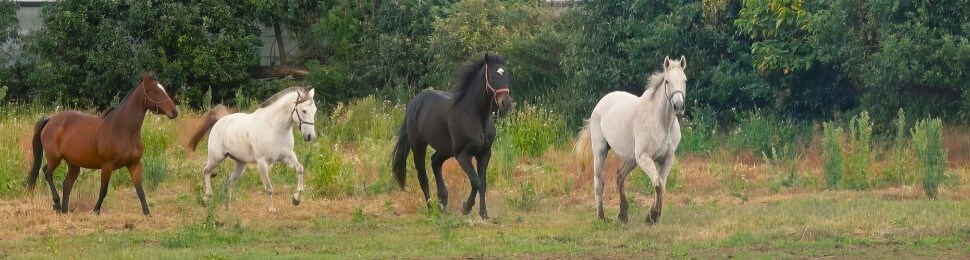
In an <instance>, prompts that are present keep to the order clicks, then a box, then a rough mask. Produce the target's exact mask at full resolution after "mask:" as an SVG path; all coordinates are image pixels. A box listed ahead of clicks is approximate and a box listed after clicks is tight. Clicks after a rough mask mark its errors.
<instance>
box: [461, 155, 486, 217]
mask: <svg viewBox="0 0 970 260" xmlns="http://www.w3.org/2000/svg"><path fill="white" fill-rule="evenodd" d="M455 160H457V161H458V165H461V169H462V170H464V171H465V174H466V175H468V182H469V183H471V186H472V191H471V194H468V199H467V200H465V204H463V205H462V207H461V214H466V215H467V214H468V212H471V211H472V206H475V195H477V194H478V188H479V185H480V182H481V178H478V173H476V172H475V167H474V166H473V165H472V155H471V154H470V153H468V152H462V153H460V154H458V156H455Z"/></svg>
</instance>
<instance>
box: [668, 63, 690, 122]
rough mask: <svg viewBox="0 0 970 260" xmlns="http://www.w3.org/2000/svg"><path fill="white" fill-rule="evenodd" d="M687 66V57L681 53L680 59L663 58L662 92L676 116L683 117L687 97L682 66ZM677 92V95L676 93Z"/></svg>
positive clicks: (685, 78)
mask: <svg viewBox="0 0 970 260" xmlns="http://www.w3.org/2000/svg"><path fill="white" fill-rule="evenodd" d="M686 67H687V59H685V58H684V56H683V55H681V56H680V60H671V59H670V56H667V57H665V58H664V82H663V84H664V85H663V87H664V94H666V95H667V100H668V101H669V102H670V105H671V106H673V108H674V112H675V113H676V114H677V117H681V118H683V117H684V112H685V111H684V110H685V107H684V104H685V99H686V98H687V97H686V96H685V95H687V94H686V93H687V75H686V74H684V68H686ZM678 94H679V95H678Z"/></svg>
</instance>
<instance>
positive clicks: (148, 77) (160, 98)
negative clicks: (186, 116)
mask: <svg viewBox="0 0 970 260" xmlns="http://www.w3.org/2000/svg"><path fill="white" fill-rule="evenodd" d="M141 88H142V90H144V91H145V109H147V110H150V111H152V112H155V113H157V114H160V115H165V116H168V118H169V119H175V117H178V115H179V110H178V108H176V107H175V102H173V101H172V98H171V97H169V96H168V92H166V91H165V87H163V86H162V84H160V83H158V80H156V79H155V77H153V76H152V74H151V73H148V72H143V73H142V74H141Z"/></svg>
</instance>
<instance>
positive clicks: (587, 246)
mask: <svg viewBox="0 0 970 260" xmlns="http://www.w3.org/2000/svg"><path fill="white" fill-rule="evenodd" d="M829 195H832V194H829ZM613 211H615V209H614V210H613ZM645 211H646V210H645V209H643V210H640V211H639V212H637V211H634V212H633V213H635V214H634V215H633V216H639V215H636V214H640V215H642V214H645ZM355 212H357V213H353V214H350V215H346V216H340V215H337V216H335V215H333V214H327V213H323V214H321V215H318V216H316V217H314V218H313V219H311V220H308V221H302V222H300V223H274V222H273V221H258V222H251V223H249V224H241V223H240V222H238V220H237V221H233V220H222V222H219V221H217V222H216V223H222V224H202V223H204V222H203V220H202V219H205V217H204V216H191V215H189V216H186V219H187V220H189V221H194V223H192V222H190V223H188V224H185V225H183V226H181V227H179V228H176V229H173V230H154V231H118V230H112V231H105V230H98V231H94V232H91V233H87V234H79V235H76V236H71V237H52V236H50V235H39V236H36V237H30V238H27V239H24V240H22V241H6V240H5V241H2V242H0V248H2V249H0V255H4V256H17V257H27V258H32V257H57V258H61V257H68V258H73V257H84V256H91V255H94V254H96V255H98V256H99V257H109V258H117V257H120V258H129V257H144V256H152V257H161V258H181V257H189V258H239V257H243V258H263V257H297V258H305V257H312V258H316V257H320V256H323V257H326V258H331V257H332V258H389V257H427V256H441V257H530V256H531V257H554V258H555V257H583V256H610V257H621V258H626V257H635V258H642V257H660V258H695V257H697V258H708V257H724V256H725V255H724V254H729V255H731V256H735V257H762V256H769V257H771V258H775V257H784V258H788V257H797V258H802V257H832V256H842V257H860V256H866V257H877V256H882V257H901V256H909V257H945V256H951V257H952V256H956V255H962V254H967V253H970V251H968V248H967V246H966V245H965V242H966V241H967V240H968V239H970V225H968V224H967V223H970V215H968V214H967V212H970V202H966V201H947V200H935V201H922V200H920V201H906V202H898V201H884V200H880V199H874V198H870V197H867V196H864V195H863V196H857V195H855V194H836V195H832V196H824V195H823V196H816V195H808V196H806V197H803V198H797V199H792V200H785V201H777V202H773V203H751V204H740V205H735V204H733V203H723V202H722V203H717V202H707V203H699V204H691V205H676V206H672V207H668V208H666V209H665V211H664V214H665V216H664V219H663V220H662V222H661V224H659V225H655V226H649V225H646V224H644V223H641V222H637V221H635V222H633V223H631V224H626V225H623V224H619V223H616V222H607V223H604V222H600V221H599V220H596V219H595V216H594V214H593V213H592V211H590V209H588V208H585V207H573V208H566V209H559V210H557V209H556V208H555V207H550V206H545V207H543V208H542V209H541V210H538V211H535V212H522V211H510V212H506V213H505V214H503V215H500V216H496V218H495V220H494V223H489V224H483V223H480V222H476V221H470V220H467V218H466V217H464V216H456V215H454V213H444V214H439V215H428V214H411V215H402V216H394V215H390V214H381V215H378V216H370V215H367V214H364V213H359V212H360V211H359V210H358V211H355ZM280 214H285V213H280ZM241 218H246V217H245V216H242V217H241ZM890 223H891V224H890ZM916 230H919V231H918V232H914V231H916ZM898 254H901V255H898Z"/></svg>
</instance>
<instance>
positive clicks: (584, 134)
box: [573, 123, 593, 172]
mask: <svg viewBox="0 0 970 260" xmlns="http://www.w3.org/2000/svg"><path fill="white" fill-rule="evenodd" d="M592 146H593V143H592V141H591V140H590V134H589V123H586V126H585V127H583V130H582V131H579V136H576V144H575V145H574V146H573V155H575V156H576V162H578V163H579V170H580V171H582V172H586V169H589V165H590V164H591V162H592V161H593V152H592V150H593V147H592Z"/></svg>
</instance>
